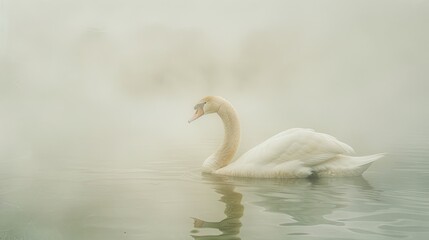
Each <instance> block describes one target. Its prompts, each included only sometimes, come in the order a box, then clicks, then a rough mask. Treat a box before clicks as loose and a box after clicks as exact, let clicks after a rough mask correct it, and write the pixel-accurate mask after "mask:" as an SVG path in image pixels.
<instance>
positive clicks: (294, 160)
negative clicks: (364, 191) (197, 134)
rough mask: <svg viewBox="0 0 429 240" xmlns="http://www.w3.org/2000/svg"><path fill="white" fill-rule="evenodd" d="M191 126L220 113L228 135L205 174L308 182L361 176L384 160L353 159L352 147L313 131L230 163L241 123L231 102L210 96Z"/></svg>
mask: <svg viewBox="0 0 429 240" xmlns="http://www.w3.org/2000/svg"><path fill="white" fill-rule="evenodd" d="M194 109H195V114H194V115H193V116H192V118H191V119H190V120H189V121H188V122H189V123H191V122H193V121H194V120H196V119H198V118H200V117H201V116H204V115H207V114H212V113H217V114H218V115H219V117H220V118H221V119H222V121H223V125H224V130H225V135H224V140H223V143H222V145H221V146H220V147H219V149H218V150H217V151H216V152H215V153H213V154H212V155H210V156H209V157H208V158H207V159H206V160H205V161H204V163H203V167H202V171H203V172H205V173H212V174H218V175H228V176H237V177H252V178H306V177H313V176H317V177H342V176H359V175H361V174H362V173H363V172H364V171H365V170H366V169H368V167H369V166H370V165H371V163H372V162H374V161H375V160H377V159H379V158H381V157H383V156H384V154H382V153H379V154H374V155H368V156H361V157H355V156H350V154H353V153H354V150H353V148H351V147H350V146H349V145H347V144H345V143H343V142H340V141H338V140H337V139H336V138H334V137H332V136H330V135H328V134H324V133H318V132H315V131H314V130H313V129H304V128H292V129H289V130H286V131H283V132H280V133H278V134H277V135H274V136H273V137H271V138H269V139H267V140H265V141H264V142H262V143H261V144H259V145H257V146H256V147H254V148H252V149H251V150H249V151H248V152H246V153H245V154H244V155H242V156H241V157H240V158H238V159H237V160H235V161H233V162H231V160H232V159H233V157H234V155H235V153H236V152H237V149H238V146H239V143H240V122H239V120H238V116H237V113H236V111H235V109H234V107H233V106H232V104H231V103H230V102H228V101H227V100H226V99H224V98H222V97H219V96H207V97H204V98H203V99H201V100H200V101H199V102H198V104H196V105H195V107H194Z"/></svg>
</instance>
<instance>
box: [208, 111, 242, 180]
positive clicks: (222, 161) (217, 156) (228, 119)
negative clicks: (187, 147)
mask: <svg viewBox="0 0 429 240" xmlns="http://www.w3.org/2000/svg"><path fill="white" fill-rule="evenodd" d="M217 114H218V115H219V117H220V118H221V119H222V121H223V126H224V130H225V135H224V138H223V143H222V145H221V146H220V148H219V149H218V150H217V151H216V152H215V153H213V154H212V155H211V156H210V157H208V158H207V159H206V160H205V161H204V163H203V171H204V172H213V171H215V170H217V169H219V168H222V167H224V166H226V165H228V164H229V163H230V162H231V160H232V158H233V157H234V155H235V153H236V152H237V149H238V146H239V144H240V122H239V121H238V117H237V113H236V112H235V110H234V108H233V107H232V105H231V104H230V103H229V102H225V103H223V104H222V105H221V106H220V107H219V110H218V112H217Z"/></svg>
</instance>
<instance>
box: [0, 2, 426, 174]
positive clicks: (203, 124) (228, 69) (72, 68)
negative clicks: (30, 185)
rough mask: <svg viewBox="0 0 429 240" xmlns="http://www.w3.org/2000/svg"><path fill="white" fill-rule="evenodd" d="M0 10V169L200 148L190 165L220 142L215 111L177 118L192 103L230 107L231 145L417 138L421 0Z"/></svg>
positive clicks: (148, 157)
mask: <svg viewBox="0 0 429 240" xmlns="http://www.w3.org/2000/svg"><path fill="white" fill-rule="evenodd" d="M0 7H1V8H0V44H1V45H0V114H1V116H0V131H1V134H0V146H1V150H0V157H1V164H2V165H3V166H4V167H2V169H3V170H2V171H6V170H4V169H9V170H7V172H8V173H9V174H10V173H13V172H14V171H24V170H23V169H33V170H34V169H40V168H42V169H43V168H52V167H54V168H68V167H82V166H95V167H100V166H115V167H137V168H138V167H139V166H141V164H143V162H144V161H153V160H154V159H157V158H160V156H164V155H165V154H169V155H174V154H175V153H176V152H178V151H179V152H186V151H188V152H192V150H193V149H195V146H199V145H198V144H201V143H205V144H208V145H209V147H207V146H206V147H202V148H203V149H204V151H203V150H201V152H198V153H190V155H192V154H194V155H192V156H194V157H198V158H201V160H203V159H204V158H205V157H206V156H207V155H208V154H209V153H210V149H214V148H215V147H216V146H217V145H218V144H219V143H220V141H221V138H222V134H223V131H222V125H221V123H220V121H219V119H217V118H216V117H214V116H209V117H204V118H202V119H201V120H199V121H197V122H195V123H192V124H191V125H189V124H188V123H187V120H188V118H189V117H190V116H191V115H192V113H193V106H194V105H195V103H197V102H198V100H199V99H201V98H202V97H204V96H206V95H220V96H223V97H225V98H227V99H228V100H230V101H231V102H232V103H233V105H234V106H235V107H236V108H237V110H238V112H239V115H240V119H241V121H242V127H243V129H242V132H243V134H242V138H243V141H242V144H241V148H240V149H241V150H240V151H245V150H246V149H249V148H250V147H252V146H254V145H256V144H257V143H259V142H261V141H263V140H264V139H266V138H267V137H269V136H272V135H273V134H275V133H277V132H279V131H282V130H285V129H288V128H291V127H308V128H314V129H316V130H318V131H321V132H327V133H329V134H332V135H334V136H336V137H338V138H339V139H341V140H343V141H345V142H348V143H349V144H350V145H352V146H354V148H355V149H356V150H357V152H358V153H362V154H367V153H374V152H390V153H392V152H393V153H394V152H395V151H397V150H398V146H404V144H406V143H409V142H412V141H414V140H415V139H416V138H417V139H420V138H422V136H426V137H427V136H428V135H427V133H428V122H429V121H428V120H429V110H428V109H429V108H428V107H427V104H428V100H429V97H428V94H427V89H429V83H428V81H427V78H428V76H429V70H428V69H429V68H428V67H429V66H428V63H429V59H428V56H429V46H428V44H427V43H428V42H429V30H428V28H427V23H428V22H429V15H428V14H427V13H428V9H429V8H428V7H429V5H428V3H427V2H425V1H190V0H189V1H180V2H177V1H156V2H149V1H132V0H129V1H112V0H109V1H101V2H100V1H95V2H94V1H91V2H88V1H23V0H14V1H9V0H3V1H1V5H0ZM422 132H424V133H425V134H426V135H425V134H424V133H422ZM426 140H427V139H426ZM426 140H425V141H426ZM416 141H417V140H416ZM419 141H420V140H419ZM204 146H205V145H204ZM195 164H196V166H199V165H200V164H201V162H196V163H195ZM10 169H12V171H10ZM28 171H32V170H28Z"/></svg>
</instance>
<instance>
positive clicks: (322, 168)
mask: <svg viewBox="0 0 429 240" xmlns="http://www.w3.org/2000/svg"><path fill="white" fill-rule="evenodd" d="M384 155H385V154H384V153H378V154H374V155H368V156H361V157H352V156H346V155H338V156H337V157H335V158H333V159H331V160H329V161H327V162H325V163H322V164H320V165H317V166H314V167H313V171H315V172H317V175H318V176H325V177H328V176H330V177H338V176H359V175H362V173H363V172H365V171H366V170H367V169H368V167H369V166H370V165H371V163H372V162H374V161H375V160H377V159H380V158H382V157H384Z"/></svg>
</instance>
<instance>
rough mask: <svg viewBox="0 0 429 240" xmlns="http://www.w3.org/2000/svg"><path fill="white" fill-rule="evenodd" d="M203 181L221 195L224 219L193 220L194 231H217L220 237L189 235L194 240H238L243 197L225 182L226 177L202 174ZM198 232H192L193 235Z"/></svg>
mask: <svg viewBox="0 0 429 240" xmlns="http://www.w3.org/2000/svg"><path fill="white" fill-rule="evenodd" d="M203 179H204V180H206V181H207V182H208V183H209V184H211V185H213V189H214V190H215V192H217V193H219V194H220V195H221V198H220V199H219V201H220V202H223V203H225V211H224V213H225V218H224V219H223V220H221V221H218V222H210V221H205V220H202V219H199V218H193V219H194V228H196V229H205V228H207V229H208V228H210V229H217V230H219V231H220V232H221V234H220V235H191V236H192V237H193V238H194V239H240V237H239V236H238V234H239V233H240V228H241V225H242V224H241V221H240V218H241V217H242V216H243V211H244V206H243V205H242V204H241V200H242V198H243V195H242V194H241V193H239V192H237V191H235V186H234V185H233V184H232V183H231V182H227V178H226V177H222V176H214V175H210V174H204V175H203ZM195 232H198V231H193V233H195Z"/></svg>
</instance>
